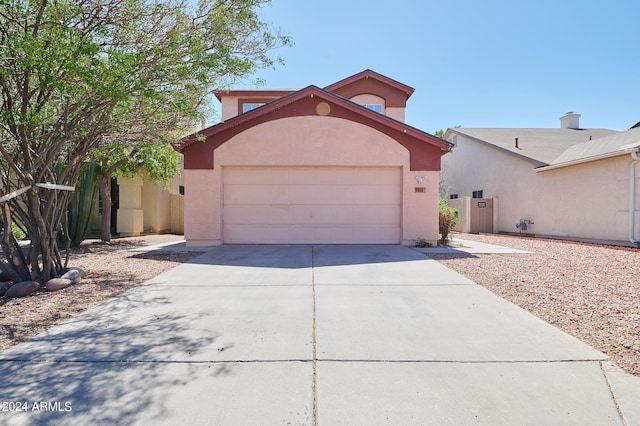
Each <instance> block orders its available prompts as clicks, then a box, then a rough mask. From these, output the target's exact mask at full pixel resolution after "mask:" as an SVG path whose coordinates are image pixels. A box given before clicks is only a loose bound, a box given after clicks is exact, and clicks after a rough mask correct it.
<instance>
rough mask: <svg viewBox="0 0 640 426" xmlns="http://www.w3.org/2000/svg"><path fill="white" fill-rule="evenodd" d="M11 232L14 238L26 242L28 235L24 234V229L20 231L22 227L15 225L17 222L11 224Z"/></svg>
mask: <svg viewBox="0 0 640 426" xmlns="http://www.w3.org/2000/svg"><path fill="white" fill-rule="evenodd" d="M11 232H12V233H13V236H14V237H15V238H16V240H18V241H19V240H24V239H25V238H26V237H27V235H26V234H25V233H24V231H23V230H22V229H20V227H19V226H18V225H16V224H15V222H12V223H11Z"/></svg>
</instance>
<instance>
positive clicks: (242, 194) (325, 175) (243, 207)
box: [223, 167, 402, 244]
mask: <svg viewBox="0 0 640 426" xmlns="http://www.w3.org/2000/svg"><path fill="white" fill-rule="evenodd" d="M223 178H224V189H223V190H224V199H223V203H224V204H223V205H224V211H223V215H224V216H223V232H224V235H223V238H224V243H227V244H234V243H235V244H241V243H266V244H310V243H316V244H398V243H400V220H401V207H400V206H401V189H402V185H401V184H402V173H401V169H400V168H399V167H375V168H373V167H225V168H224V176H223Z"/></svg>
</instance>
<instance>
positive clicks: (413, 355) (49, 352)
mask: <svg viewBox="0 0 640 426" xmlns="http://www.w3.org/2000/svg"><path fill="white" fill-rule="evenodd" d="M606 359H607V358H606V356H604V355H603V354H602V353H600V352H598V351H596V350H595V349H593V348H591V347H589V346H587V345H585V344H584V343H582V342H580V341H578V340H577V339H575V338H573V337H571V336H569V335H567V334H565V333H563V332H561V331H559V330H558V329H556V328H554V327H552V326H551V325H548V324H546V323H545V322H543V321H541V320H539V319H537V318H536V317H534V316H532V315H530V314H529V313H527V312H526V311H524V310H522V309H520V308H518V307H516V306H514V305H512V304H510V303H508V302H506V301H505V300H503V299H501V298H499V297H497V296H495V295H493V294H492V293H490V292H489V291H487V290H485V289H484V288H482V287H480V286H478V285H476V284H474V283H473V282H472V281H470V280H468V279H467V278H465V277H463V276H461V275H459V274H457V273H455V272H453V271H452V270H450V269H448V268H446V267H444V266H443V265H441V264H439V263H438V262H436V261H433V260H430V259H428V258H427V257H425V255H424V254H422V253H420V252H418V251H416V250H413V249H410V248H406V247H400V246H221V247H216V248H214V249H212V250H210V251H208V252H207V253H205V254H203V255H202V256H199V257H197V258H196V259H194V260H193V261H191V262H190V263H188V264H183V265H181V266H179V267H177V268H175V269H173V270H171V271H169V272H167V273H165V274H163V275H160V276H158V277H157V278H155V279H153V280H151V281H150V282H148V283H146V284H144V285H142V286H139V287H137V288H135V289H133V290H132V291H129V292H127V293H124V294H122V295H120V296H118V297H116V298H114V299H112V300H109V301H108V302H106V303H103V304H102V305H99V306H97V307H96V308H94V309H91V310H89V311H87V312H85V313H83V314H81V315H80V316H78V317H76V318H74V319H73V320H71V321H68V322H66V323H64V324H62V325H59V326H57V327H54V328H52V329H50V330H49V331H48V332H47V333H45V334H43V335H40V336H38V337H36V338H34V339H32V340H30V341H28V342H26V343H23V344H21V345H19V346H16V347H14V348H12V349H10V350H8V351H5V352H2V353H1V354H0V377H2V385H1V386H0V404H4V405H0V423H3V424H25V425H26V424H35V423H37V424H53V423H56V424H58V423H61V424H154V425H155V424H193V425H197V424H203V425H204V424H211V425H279V424H283V425H288V424H290V425H315V424H319V425H340V424H345V425H359V424H362V425H377V424H388V425H413V424H420V425H424V424H435V425H447V424H451V425H461V424H486V425H499V424H505V425H518V424H576V425H589V424H593V425H606V424H613V425H619V424H623V417H622V416H623V415H624V416H626V417H625V420H626V421H627V423H628V424H634V423H633V422H638V423H640V417H633V416H636V415H638V412H637V410H636V411H635V412H634V405H635V404H636V403H637V400H635V399H633V398H635V397H636V396H637V395H636V394H633V391H635V390H637V389H640V386H638V387H635V386H636V384H637V383H636V382H633V380H634V379H637V378H634V377H633V378H629V376H625V375H622V374H621V373H620V372H619V371H617V370H616V369H615V367H613V366H611V365H610V364H608V363H607V362H606ZM625 386H626V388H625ZM618 390H621V391H620V394H618V393H617V391H618ZM623 391H624V392H623ZM618 396H619V398H618ZM634 401H635V402H634ZM629 416H631V417H629Z"/></svg>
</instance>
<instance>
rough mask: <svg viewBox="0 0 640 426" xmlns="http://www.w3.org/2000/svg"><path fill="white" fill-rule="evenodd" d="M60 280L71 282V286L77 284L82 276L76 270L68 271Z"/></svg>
mask: <svg viewBox="0 0 640 426" xmlns="http://www.w3.org/2000/svg"><path fill="white" fill-rule="evenodd" d="M60 278H65V279H68V280H71V284H78V283H79V282H80V279H81V278H82V275H81V274H80V271H78V270H77V269H69V270H68V271H67V272H65V274H64V275H63V276H61V277H60Z"/></svg>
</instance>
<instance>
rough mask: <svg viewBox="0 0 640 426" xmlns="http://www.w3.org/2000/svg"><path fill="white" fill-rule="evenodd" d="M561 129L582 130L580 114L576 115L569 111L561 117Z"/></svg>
mask: <svg viewBox="0 0 640 426" xmlns="http://www.w3.org/2000/svg"><path fill="white" fill-rule="evenodd" d="M560 128H561V129H579V128H580V114H574V113H573V111H569V112H568V113H566V114H565V115H564V117H560Z"/></svg>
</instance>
